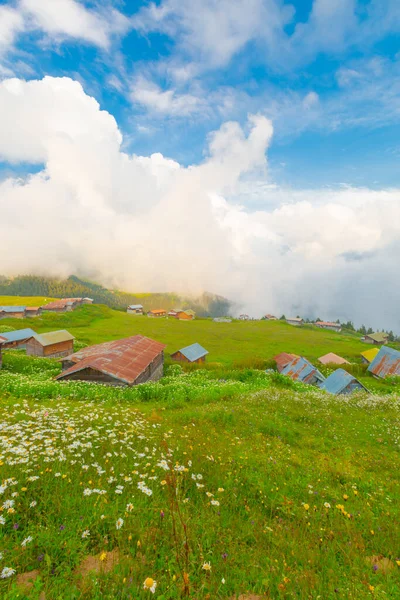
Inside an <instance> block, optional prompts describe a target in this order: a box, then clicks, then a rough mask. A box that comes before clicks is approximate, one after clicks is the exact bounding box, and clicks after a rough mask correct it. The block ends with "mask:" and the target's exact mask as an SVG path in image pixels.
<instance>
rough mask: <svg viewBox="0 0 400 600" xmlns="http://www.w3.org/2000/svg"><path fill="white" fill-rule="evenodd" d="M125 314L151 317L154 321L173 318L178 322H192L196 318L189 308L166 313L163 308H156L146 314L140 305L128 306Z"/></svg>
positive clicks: (174, 309) (175, 309)
mask: <svg viewBox="0 0 400 600" xmlns="http://www.w3.org/2000/svg"><path fill="white" fill-rule="evenodd" d="M126 312H127V313H128V315H144V314H147V316H148V317H153V318H156V319H157V318H160V317H173V318H174V319H178V321H193V319H194V318H195V317H196V313H195V312H194V310H191V309H190V308H187V309H186V308H185V309H182V308H173V309H172V310H170V311H168V312H167V311H166V310H165V309H164V308H156V309H153V310H149V311H147V313H146V312H145V310H144V307H143V305H142V304H130V305H129V306H128V308H127V309H126Z"/></svg>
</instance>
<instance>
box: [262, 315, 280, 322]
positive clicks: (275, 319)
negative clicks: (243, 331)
mask: <svg viewBox="0 0 400 600" xmlns="http://www.w3.org/2000/svg"><path fill="white" fill-rule="evenodd" d="M261 320H262V321H277V320H278V319H277V318H276V317H274V315H264V316H263V317H261Z"/></svg>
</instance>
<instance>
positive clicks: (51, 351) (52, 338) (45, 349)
mask: <svg viewBox="0 0 400 600" xmlns="http://www.w3.org/2000/svg"><path fill="white" fill-rule="evenodd" d="M74 339H75V338H74V336H73V335H71V334H70V333H69V332H68V331H66V330H65V329H61V330H60V331H50V332H49V333H41V334H37V333H35V334H34V336H33V337H31V338H30V339H29V340H28V341H27V344H26V353H27V354H28V355H29V356H41V357H45V358H60V357H62V356H68V355H69V354H72V353H73V351H74Z"/></svg>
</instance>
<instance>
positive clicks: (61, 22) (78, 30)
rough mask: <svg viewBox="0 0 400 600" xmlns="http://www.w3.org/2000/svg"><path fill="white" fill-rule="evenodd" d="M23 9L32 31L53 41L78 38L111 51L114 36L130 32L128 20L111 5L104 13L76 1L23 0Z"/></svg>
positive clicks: (21, 6) (21, 0) (20, 5)
mask: <svg viewBox="0 0 400 600" xmlns="http://www.w3.org/2000/svg"><path fill="white" fill-rule="evenodd" d="M19 7H20V10H21V11H22V13H23V14H24V16H25V18H27V19H29V23H28V26H29V28H33V29H35V28H37V29H40V30H42V31H44V32H45V33H46V34H48V36H49V37H50V38H51V39H52V40H57V41H58V40H60V41H62V40H63V39H66V38H75V39H80V40H84V41H86V42H88V43H91V44H95V45H97V46H100V47H102V48H108V47H109V45H110V41H111V37H112V35H114V34H120V33H124V32H125V31H126V30H127V29H128V19H127V18H126V17H125V16H123V15H122V14H121V13H120V12H118V11H117V10H115V9H114V8H111V7H110V6H108V7H105V10H104V11H103V12H102V11H99V10H97V11H96V10H89V9H87V8H85V7H84V6H83V5H82V4H81V3H80V2H76V0H20V4H19Z"/></svg>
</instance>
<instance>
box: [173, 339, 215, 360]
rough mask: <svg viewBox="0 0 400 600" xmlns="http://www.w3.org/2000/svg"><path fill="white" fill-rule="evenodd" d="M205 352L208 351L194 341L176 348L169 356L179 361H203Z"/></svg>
mask: <svg viewBox="0 0 400 600" xmlns="http://www.w3.org/2000/svg"><path fill="white" fill-rule="evenodd" d="M207 354H208V351H207V350H206V349H205V348H203V346H200V344H197V343H196V344H192V345H191V346H186V347H185V348H181V349H180V350H177V352H174V353H173V354H171V358H172V359H173V360H179V361H181V362H189V363H202V362H205V360H206V356H207Z"/></svg>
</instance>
